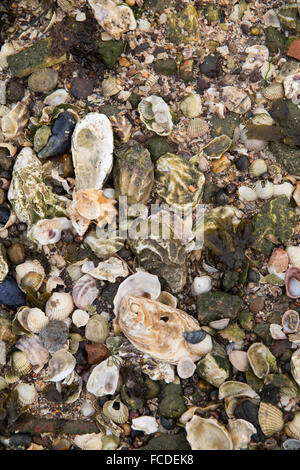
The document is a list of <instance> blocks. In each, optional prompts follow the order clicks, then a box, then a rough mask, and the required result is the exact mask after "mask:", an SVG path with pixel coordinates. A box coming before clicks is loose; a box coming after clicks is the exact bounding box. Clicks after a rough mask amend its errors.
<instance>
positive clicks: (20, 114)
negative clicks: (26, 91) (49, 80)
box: [1, 101, 29, 140]
mask: <svg viewBox="0 0 300 470" xmlns="http://www.w3.org/2000/svg"><path fill="white" fill-rule="evenodd" d="M28 119H29V114H28V103H27V102H26V101H19V103H17V104H16V105H15V106H14V107H13V108H12V109H11V111H9V112H8V113H7V114H5V116H3V118H2V119H1V129H2V132H3V136H4V138H5V139H6V140H12V139H15V138H16V137H17V136H19V135H20V134H21V132H22V131H23V129H24V127H25V126H26V124H27V122H28Z"/></svg>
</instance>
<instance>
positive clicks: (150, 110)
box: [138, 95, 173, 136]
mask: <svg viewBox="0 0 300 470" xmlns="http://www.w3.org/2000/svg"><path fill="white" fill-rule="evenodd" d="M138 110H139V113H140V119H141V121H142V122H143V123H144V124H145V126H146V127H147V129H149V130H150V131H154V132H155V133H156V134H158V135H162V136H166V135H170V134H171V132H172V129H173V121H172V116H171V113H170V110H169V106H168V105H167V103H166V102H165V101H164V100H163V99H162V98H161V97H160V96H155V95H151V96H148V97H147V98H144V99H143V100H142V101H141V102H140V103H139V105H138Z"/></svg>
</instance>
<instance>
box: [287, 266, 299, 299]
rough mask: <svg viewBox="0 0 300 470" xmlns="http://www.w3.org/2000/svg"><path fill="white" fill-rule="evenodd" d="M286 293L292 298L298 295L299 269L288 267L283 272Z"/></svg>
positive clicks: (296, 297)
mask: <svg viewBox="0 0 300 470" xmlns="http://www.w3.org/2000/svg"><path fill="white" fill-rule="evenodd" d="M285 289H286V295H287V296H288V297H291V298H292V299H298V297H300V269H298V268H289V269H288V270H287V271H286V273H285Z"/></svg>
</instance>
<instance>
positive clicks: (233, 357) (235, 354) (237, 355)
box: [228, 351, 249, 372]
mask: <svg viewBox="0 0 300 470" xmlns="http://www.w3.org/2000/svg"><path fill="white" fill-rule="evenodd" d="M228 358H229V360H230V362H231V364H232V365H233V367H235V368H236V369H237V370H239V371H240V372H246V371H247V369H248V365H249V361H248V357H247V353H246V352H245V351H232V352H231V353H230V354H229V356H228Z"/></svg>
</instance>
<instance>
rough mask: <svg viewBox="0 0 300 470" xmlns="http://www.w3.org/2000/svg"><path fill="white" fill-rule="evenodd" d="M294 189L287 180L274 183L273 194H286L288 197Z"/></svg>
mask: <svg viewBox="0 0 300 470" xmlns="http://www.w3.org/2000/svg"><path fill="white" fill-rule="evenodd" d="M294 189H295V188H294V186H293V185H292V184H291V183H289V182H288V181H286V182H284V183H281V184H274V196H287V197H288V198H289V199H290V198H291V196H292V194H293V191H294Z"/></svg>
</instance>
